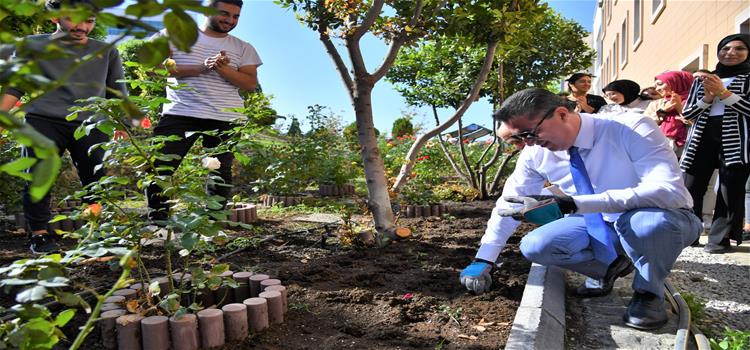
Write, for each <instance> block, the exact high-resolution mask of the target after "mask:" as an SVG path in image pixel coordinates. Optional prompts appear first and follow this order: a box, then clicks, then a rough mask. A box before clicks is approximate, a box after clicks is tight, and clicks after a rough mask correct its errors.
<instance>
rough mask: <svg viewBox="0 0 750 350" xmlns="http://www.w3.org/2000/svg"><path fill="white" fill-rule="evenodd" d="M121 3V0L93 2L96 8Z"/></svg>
mask: <svg viewBox="0 0 750 350" xmlns="http://www.w3.org/2000/svg"><path fill="white" fill-rule="evenodd" d="M122 3H123V0H94V4H95V5H96V7H98V8H100V9H101V8H107V7H115V6H119V5H120V4H122Z"/></svg>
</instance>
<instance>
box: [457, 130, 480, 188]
mask: <svg viewBox="0 0 750 350" xmlns="http://www.w3.org/2000/svg"><path fill="white" fill-rule="evenodd" d="M463 129H464V124H463V121H462V119H461V118H458V150H459V153H460V154H461V160H462V161H463V164H464V167H466V173H467V174H469V186H471V187H474V188H479V186H478V185H477V178H476V177H475V176H474V171H473V169H472V168H471V164H469V157H467V156H466V149H465V148H464V132H463Z"/></svg>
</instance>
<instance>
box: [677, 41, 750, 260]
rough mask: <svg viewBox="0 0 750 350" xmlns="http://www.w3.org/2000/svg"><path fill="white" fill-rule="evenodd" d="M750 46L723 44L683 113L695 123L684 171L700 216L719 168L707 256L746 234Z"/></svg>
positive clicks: (697, 82) (749, 136) (683, 159)
mask: <svg viewBox="0 0 750 350" xmlns="http://www.w3.org/2000/svg"><path fill="white" fill-rule="evenodd" d="M749 47H750V36H749V35H747V34H733V35H730V36H727V37H726V38H724V39H722V40H721V41H720V42H719V45H718V48H717V55H718V58H719V63H718V64H717V65H716V70H715V71H714V72H713V74H711V75H706V76H703V77H701V78H699V79H696V81H695V83H694V84H693V86H692V88H691V89H690V96H689V97H688V100H687V104H686V105H685V110H684V111H683V115H684V117H685V118H686V119H687V120H691V121H694V124H693V126H692V127H691V128H690V133H689V135H688V140H687V147H686V150H685V155H684V156H683V157H682V159H681V161H680V167H681V168H682V170H683V171H684V172H685V185H686V186H687V188H688V190H689V191H690V194H691V195H692V196H693V205H694V206H693V209H694V210H695V212H696V215H698V214H700V211H701V208H702V207H703V194H704V193H705V192H706V186H707V185H708V182H709V180H710V178H711V174H712V173H713V171H714V169H716V168H718V169H719V193H718V198H717V200H716V208H715V209H714V217H713V222H712V224H711V229H710V231H709V233H708V243H707V244H706V245H705V246H704V247H703V249H704V250H705V251H707V252H709V253H723V252H725V251H727V250H728V249H729V238H738V236H739V235H741V233H742V217H743V214H744V210H743V209H744V203H743V202H744V199H745V191H744V188H745V184H746V181H747V178H748V174H750V151H749V150H748V147H749V146H750V145H749V143H750V58H749V57H748V48H749ZM699 216H700V215H699ZM740 237H741V236H740ZM739 239H741V238H739Z"/></svg>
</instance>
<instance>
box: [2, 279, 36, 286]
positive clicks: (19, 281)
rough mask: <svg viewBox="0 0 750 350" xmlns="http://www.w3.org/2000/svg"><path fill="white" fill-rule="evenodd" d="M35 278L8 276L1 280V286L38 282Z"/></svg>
mask: <svg viewBox="0 0 750 350" xmlns="http://www.w3.org/2000/svg"><path fill="white" fill-rule="evenodd" d="M36 282H37V280H35V279H20V278H8V279H4V280H2V281H0V285H1V286H24V285H27V284H32V283H36Z"/></svg>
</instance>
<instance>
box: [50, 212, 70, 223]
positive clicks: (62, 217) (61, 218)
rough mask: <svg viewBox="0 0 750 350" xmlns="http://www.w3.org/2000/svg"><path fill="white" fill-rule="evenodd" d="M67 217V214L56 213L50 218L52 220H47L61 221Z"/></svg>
mask: <svg viewBox="0 0 750 350" xmlns="http://www.w3.org/2000/svg"><path fill="white" fill-rule="evenodd" d="M67 218H68V216H67V215H61V214H57V215H55V217H54V218H52V220H50V221H49V222H50V223H53V222H58V221H63V220H65V219H67Z"/></svg>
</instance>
